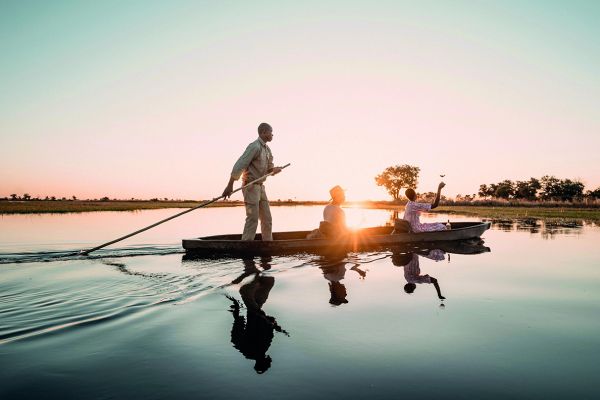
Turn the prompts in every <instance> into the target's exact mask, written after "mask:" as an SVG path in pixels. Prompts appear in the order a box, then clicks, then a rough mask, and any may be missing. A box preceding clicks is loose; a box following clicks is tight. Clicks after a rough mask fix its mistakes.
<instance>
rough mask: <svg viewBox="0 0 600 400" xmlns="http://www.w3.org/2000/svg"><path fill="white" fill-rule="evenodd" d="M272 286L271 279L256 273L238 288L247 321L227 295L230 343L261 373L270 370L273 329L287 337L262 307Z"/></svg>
mask: <svg viewBox="0 0 600 400" xmlns="http://www.w3.org/2000/svg"><path fill="white" fill-rule="evenodd" d="M274 284H275V278H273V277H272V276H262V275H260V274H259V273H256V275H255V276H254V279H253V280H252V281H251V282H250V283H247V284H245V285H242V287H241V288H240V295H241V296H242V301H243V302H244V305H245V306H246V319H244V317H243V316H241V315H240V308H241V305H240V303H239V301H238V300H237V299H235V298H233V297H231V296H227V297H228V298H229V299H230V300H231V301H232V302H233V304H232V305H231V312H232V313H233V327H232V328H231V343H232V344H233V347H235V348H236V349H238V350H239V352H240V353H242V354H243V355H244V356H245V357H246V358H248V359H250V360H255V364H254V369H255V370H256V372H257V373H259V374H262V373H264V372H266V371H267V370H268V369H269V368H270V367H271V357H270V356H268V355H267V354H266V353H267V350H268V349H269V347H270V346H271V342H272V341H273V330H276V331H277V332H282V333H284V334H286V335H287V332H286V331H285V330H283V329H282V328H281V327H280V326H279V325H278V324H277V321H276V320H275V318H274V317H271V316H269V315H267V314H266V313H265V312H264V311H263V310H262V306H263V305H264V304H265V302H266V301H267V299H268V297H269V292H270V291H271V289H272V288H273V285H274Z"/></svg>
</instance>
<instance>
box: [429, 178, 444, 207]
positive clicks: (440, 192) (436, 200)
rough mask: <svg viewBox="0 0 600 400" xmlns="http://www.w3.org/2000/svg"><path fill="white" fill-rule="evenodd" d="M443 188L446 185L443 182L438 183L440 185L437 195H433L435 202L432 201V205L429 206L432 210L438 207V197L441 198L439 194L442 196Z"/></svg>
mask: <svg viewBox="0 0 600 400" xmlns="http://www.w3.org/2000/svg"><path fill="white" fill-rule="evenodd" d="M444 186H446V184H445V183H444V182H440V184H439V185H438V190H437V193H436V195H435V200H434V201H433V204H431V208H432V209H434V208H436V207H437V206H439V205H440V197H441V194H442V188H443V187H444Z"/></svg>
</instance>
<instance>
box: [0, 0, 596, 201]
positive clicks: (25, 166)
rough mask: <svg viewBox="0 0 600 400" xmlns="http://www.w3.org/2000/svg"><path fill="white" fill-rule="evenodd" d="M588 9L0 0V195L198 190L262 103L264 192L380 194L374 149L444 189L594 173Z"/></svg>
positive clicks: (251, 125) (213, 186)
mask: <svg viewBox="0 0 600 400" xmlns="http://www.w3.org/2000/svg"><path fill="white" fill-rule="evenodd" d="M599 20H600V2H598V1H587V2H586V1H571V0H569V1H566V0H565V1H551V0H544V1H398V0H393V1H350V0H343V1H323V0H319V1H302V2H300V1H166V0H165V1H147V0H145V1H133V0H129V1H111V0H103V1H58V0H53V1H18V0H15V1H3V0H0V57H1V61H0V196H7V195H9V194H11V193H17V194H22V193H24V192H27V193H30V194H32V195H34V196H35V195H41V196H45V195H55V196H58V197H62V196H68V197H70V196H71V195H76V196H77V197H79V198H94V197H102V196H109V197H111V198H113V197H117V198H131V197H136V198H151V197H169V198H186V199H204V198H211V197H216V196H218V195H220V194H221V192H222V191H223V188H224V187H225V185H226V183H227V180H228V177H229V173H230V171H231V167H232V166H233V163H234V162H235V161H236V159H237V158H238V157H239V156H240V155H241V153H242V152H243V150H244V149H245V147H246V145H247V144H248V143H249V142H251V141H253V140H255V138H256V127H257V125H258V124H259V123H260V122H262V121H266V122H269V123H271V125H272V126H273V127H274V140H273V142H272V143H271V148H272V150H273V153H274V155H275V163H276V164H280V165H281V164H285V163H291V164H292V166H291V167H290V168H288V169H287V170H286V171H285V172H284V173H282V174H281V175H279V176H277V177H274V178H271V179H270V180H269V182H268V186H267V191H268V193H269V197H270V198H271V199H277V198H281V199H288V198H291V199H297V200H310V199H314V200H317V199H327V198H328V197H329V196H328V193H327V191H328V189H329V188H330V187H332V186H333V185H336V184H339V185H341V186H343V187H345V188H347V189H348V192H347V198H348V199H349V200H362V199H386V198H387V194H386V193H385V191H384V190H383V189H382V188H379V187H377V186H376V185H375V183H374V179H373V178H374V176H375V175H377V174H378V173H379V172H380V171H382V170H383V169H384V168H385V167H387V166H389V165H394V164H412V165H417V166H419V167H421V178H420V185H419V188H418V189H419V190H420V191H429V190H434V188H435V186H436V185H437V182H438V181H439V179H440V178H439V176H438V175H439V174H441V173H443V174H446V178H444V180H445V181H446V183H447V194H449V195H455V194H457V193H461V194H465V193H474V192H476V191H477V189H478V187H479V185H480V184H481V183H490V182H497V181H499V180H502V179H513V180H519V179H528V178H529V177H531V176H535V177H540V176H542V175H544V174H553V175H556V176H558V177H562V178H567V177H568V178H579V179H581V180H582V181H583V182H584V183H585V184H586V187H587V189H592V188H596V187H598V186H600V168H599V167H598V164H599V161H600V157H599V153H600V113H599V110H600V73H599V72H598V71H600V24H599V23H598V21H599ZM237 197H238V198H241V196H240V195H238V196H237ZM234 198H235V197H234Z"/></svg>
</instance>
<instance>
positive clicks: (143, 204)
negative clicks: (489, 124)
mask: <svg viewBox="0 0 600 400" xmlns="http://www.w3.org/2000/svg"><path fill="white" fill-rule="evenodd" d="M199 203H200V202H192V201H120V200H110V201H86V200H75V201H71V200H67V201H63V200H57V201H35V200H31V201H0V214H46V213H81V212H90V211H136V210H154V209H161V208H190V207H194V206H196V205H198V204H199ZM324 204H326V202H319V201H296V202H295V201H273V202H271V205H272V206H275V207H276V206H305V205H324ZM242 205H243V203H242V202H241V201H218V202H216V203H213V204H210V205H209V206H208V207H236V206H242ZM351 205H354V206H357V207H365V208H376V209H392V210H394V209H396V210H403V209H404V206H403V205H398V204H394V203H391V202H367V203H353V204H351ZM434 212H440V213H449V214H462V215H473V216H477V217H481V218H506V219H518V218H543V219H584V220H592V221H600V208H598V207H590V208H582V207H580V206H577V207H569V206H566V205H563V207H557V206H556V205H554V204H553V205H551V206H544V205H537V206H536V207H532V206H530V205H528V206H525V207H523V206H506V205H502V206H496V205H443V206H440V207H439V208H437V209H436V210H434Z"/></svg>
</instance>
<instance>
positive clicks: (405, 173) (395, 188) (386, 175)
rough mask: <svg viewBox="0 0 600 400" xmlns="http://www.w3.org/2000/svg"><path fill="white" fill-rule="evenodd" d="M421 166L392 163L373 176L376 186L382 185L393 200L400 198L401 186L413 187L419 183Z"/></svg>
mask: <svg viewBox="0 0 600 400" xmlns="http://www.w3.org/2000/svg"><path fill="white" fill-rule="evenodd" d="M420 171H421V168H419V167H414V166H412V165H408V164H404V165H394V166H391V167H387V168H386V169H384V170H383V172H382V173H381V174H379V175H377V176H376V177H375V183H376V184H377V186H383V187H384V188H385V190H387V192H388V193H389V194H390V196H392V198H393V199H394V200H398V199H400V190H401V189H402V188H415V187H416V186H417V184H418V183H419V172H420Z"/></svg>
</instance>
